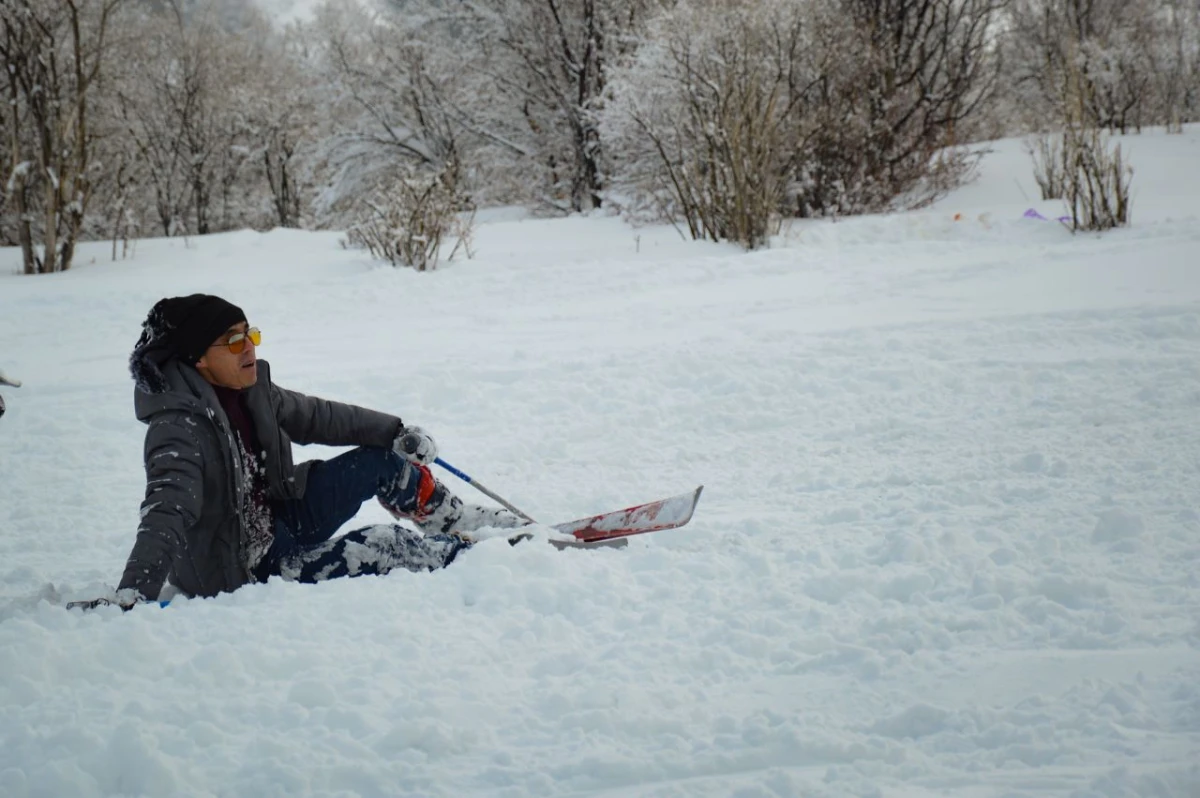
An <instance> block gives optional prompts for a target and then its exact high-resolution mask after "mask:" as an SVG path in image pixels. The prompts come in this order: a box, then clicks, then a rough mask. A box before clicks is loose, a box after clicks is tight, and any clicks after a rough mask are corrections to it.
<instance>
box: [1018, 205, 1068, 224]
mask: <svg viewBox="0 0 1200 798" xmlns="http://www.w3.org/2000/svg"><path fill="white" fill-rule="evenodd" d="M1025 218H1026V219H1040V220H1042V221H1043V222H1049V221H1051V220H1050V219H1047V218H1046V217H1045V216H1042V215H1041V214H1040V213H1038V212H1037V211H1036V210H1035V209H1033V208H1030V209H1029V210H1027V211H1025ZM1053 221H1056V222H1063V223H1066V222H1069V221H1071V217H1070V216H1059V217H1058V218H1057V219H1054V220H1053Z"/></svg>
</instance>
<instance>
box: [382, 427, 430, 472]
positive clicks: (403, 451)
mask: <svg viewBox="0 0 1200 798" xmlns="http://www.w3.org/2000/svg"><path fill="white" fill-rule="evenodd" d="M392 448H393V449H395V450H396V453H397V454H399V455H400V456H401V457H403V458H405V459H406V460H409V461H411V462H413V463H416V464H417V465H423V466H427V465H432V464H433V461H434V460H436V459H437V456H438V448H437V444H436V443H434V441H433V437H432V436H430V434H429V433H428V432H426V431H425V430H423V429H421V428H420V427H405V428H404V429H402V430H400V434H399V435H397V436H396V442H395V443H394V444H392Z"/></svg>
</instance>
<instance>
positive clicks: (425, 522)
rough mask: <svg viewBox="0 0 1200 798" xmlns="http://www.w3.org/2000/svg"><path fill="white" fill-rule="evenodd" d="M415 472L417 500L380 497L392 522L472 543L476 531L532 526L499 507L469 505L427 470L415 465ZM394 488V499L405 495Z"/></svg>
mask: <svg viewBox="0 0 1200 798" xmlns="http://www.w3.org/2000/svg"><path fill="white" fill-rule="evenodd" d="M412 469H413V471H414V472H415V473H416V474H417V475H418V479H419V483H418V485H417V490H416V495H415V497H412V498H410V499H409V500H408V501H396V500H393V499H392V497H391V496H384V495H382V494H381V495H380V496H379V497H378V498H379V503H380V504H382V505H383V507H384V509H386V510H387V511H388V512H389V513H391V515H392V517H393V518H397V519H400V520H404V521H411V522H412V523H413V524H415V525H416V527H417V529H419V530H421V532H422V533H424V534H426V535H454V536H456V537H460V538H464V539H466V540H473V539H472V537H471V535H470V534H469V533H471V532H474V531H475V530H477V529H482V528H484V527H495V528H498V529H513V528H516V527H521V526H525V525H527V524H528V523H529V522H528V521H526V520H525V519H524V518H522V517H521V516H519V515H517V514H516V513H513V512H510V511H508V510H505V509H503V508H500V507H483V506H481V505H478V504H466V503H465V502H463V500H462V499H460V498H458V497H457V496H455V495H454V494H453V493H451V492H450V491H449V490H448V489H447V488H446V486H445V485H443V484H442V483H441V482H440V481H439V480H437V479H436V478H435V477H434V476H433V473H432V472H431V471H430V470H429V468H428V466H423V465H415V464H414V465H413V466H412ZM394 487H395V488H398V489H393V490H392V491H389V493H391V494H392V495H396V494H398V493H401V492H403V491H404V489H405V488H406V487H407V485H406V484H402V485H399V486H394ZM518 538H520V536H518ZM510 542H514V543H515V541H510Z"/></svg>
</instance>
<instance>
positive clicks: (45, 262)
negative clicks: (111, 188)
mask: <svg viewBox="0 0 1200 798" xmlns="http://www.w3.org/2000/svg"><path fill="white" fill-rule="evenodd" d="M122 2H123V0H95V2H81V0H36V2H35V1H34V0H5V2H4V3H3V4H0V57H2V58H3V61H4V67H5V68H4V76H3V80H4V81H5V82H6V83H7V92H6V93H7V96H8V99H9V101H10V103H11V104H12V111H11V113H10V114H9V131H8V133H9V145H10V152H11V161H12V164H13V167H12V173H11V177H10V178H9V185H8V189H9V190H8V194H9V197H10V199H11V201H13V202H14V203H15V205H16V211H17V217H18V239H19V241H20V244H21V252H22V258H23V262H24V270H25V272H26V273H27V274H33V273H39V272H40V273H46V272H56V271H64V270H66V269H68V268H70V266H71V261H72V259H73V258H74V255H75V246H76V243H77V242H78V240H79V234H80V229H81V228H82V226H83V219H84V215H85V214H86V213H87V207H88V202H89V200H90V199H91V194H92V179H93V171H92V166H93V163H92V146H93V143H94V141H95V137H96V133H95V132H94V131H93V130H92V129H91V127H90V124H89V123H90V121H91V120H90V106H89V102H90V100H91V98H92V96H93V93H94V91H95V87H96V84H97V82H98V80H99V77H100V73H101V68H102V65H103V64H104V61H105V53H106V45H107V41H106V36H107V35H108V32H109V26H110V24H111V22H112V19H113V16H114V14H115V13H116V11H117V9H118V7H119V6H120V5H121V3H122ZM38 190H40V194H41V196H40V198H39V204H40V208H39V210H40V212H41V214H42V220H41V225H40V236H41V245H40V246H35V241H34V226H33V218H32V214H33V210H34V209H33V207H32V203H31V202H30V200H31V192H32V191H38Z"/></svg>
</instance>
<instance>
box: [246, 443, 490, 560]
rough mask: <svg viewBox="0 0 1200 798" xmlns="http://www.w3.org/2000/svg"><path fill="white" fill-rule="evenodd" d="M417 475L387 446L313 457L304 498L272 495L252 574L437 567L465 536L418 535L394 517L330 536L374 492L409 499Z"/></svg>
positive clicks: (401, 503)
mask: <svg viewBox="0 0 1200 798" xmlns="http://www.w3.org/2000/svg"><path fill="white" fill-rule="evenodd" d="M419 482H420V480H419V478H418V472H417V470H416V469H415V468H413V466H412V465H411V464H410V463H409V462H408V461H407V460H405V459H403V458H402V457H400V456H399V455H397V454H396V453H395V452H393V451H391V450H390V449H375V448H368V447H360V448H358V449H352V450H351V451H349V452H346V453H345V454H341V455H338V456H337V457H335V458H333V459H331V460H323V461H319V462H317V463H314V464H313V466H312V468H311V469H310V470H309V472H308V482H307V485H306V487H305V490H304V496H303V498H300V499H290V500H287V501H280V502H274V503H272V505H271V511H272V515H273V517H274V531H275V540H274V542H273V543H272V544H271V549H270V550H269V551H268V552H267V554H266V556H265V557H264V558H263V560H262V562H261V563H260V564H259V566H258V568H257V569H255V576H256V577H257V578H258V579H259V581H265V580H266V578H267V577H268V576H282V577H283V578H284V579H288V580H293V581H298V582H320V581H323V580H326V579H335V578H337V577H342V576H366V575H376V574H386V573H387V572H388V571H391V570H392V569H394V568H406V569H408V570H410V571H432V570H435V569H437V568H444V567H445V566H447V565H449V564H450V563H451V562H453V561H454V558H455V557H457V556H458V554H459V552H460V551H462V550H463V549H466V548H469V547H470V545H471V544H470V543H468V542H466V541H464V540H462V539H461V538H458V537H454V536H452V535H428V536H422V535H421V534H420V533H419V532H414V531H412V530H409V529H405V528H404V527H402V526H399V525H396V524H379V525H376V526H368V527H363V528H361V529H356V530H354V531H352V532H348V533H346V534H345V535H342V536H339V537H337V538H334V537H333V535H334V533H335V532H337V530H338V529H339V528H340V527H341V526H342V524H344V523H346V522H347V521H349V520H350V519H351V518H353V517H354V515H355V514H356V513H357V512H358V511H359V508H360V507H362V505H363V502H366V501H369V500H370V499H374V498H376V497H377V496H382V497H383V498H384V499H385V500H387V501H388V503H390V504H392V505H393V506H395V507H401V508H407V507H410V506H414V505H415V504H416V495H417V485H418V483H419Z"/></svg>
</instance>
